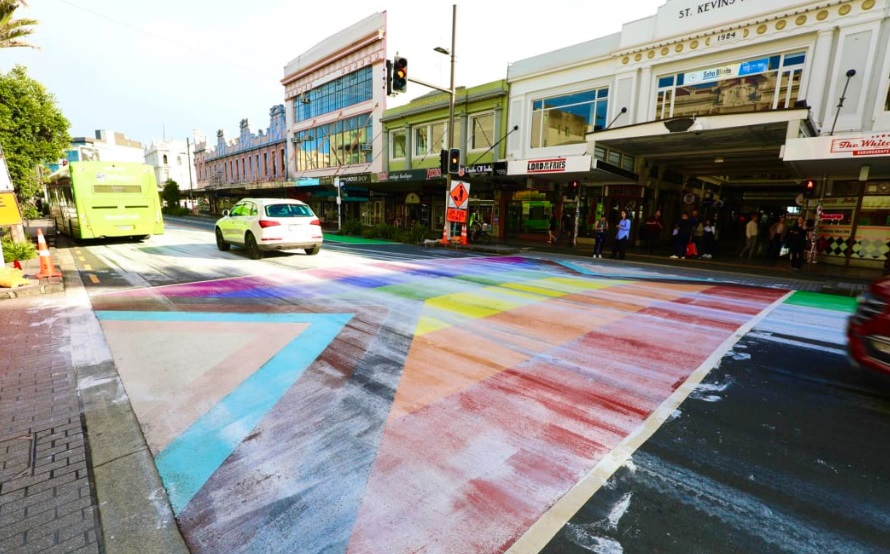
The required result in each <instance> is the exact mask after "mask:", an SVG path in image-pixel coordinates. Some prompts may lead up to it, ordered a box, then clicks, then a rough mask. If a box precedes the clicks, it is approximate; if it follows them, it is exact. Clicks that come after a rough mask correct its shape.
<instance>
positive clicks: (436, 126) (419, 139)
mask: <svg viewBox="0 0 890 554" xmlns="http://www.w3.org/2000/svg"><path fill="white" fill-rule="evenodd" d="M447 128H448V126H447V125H446V124H445V122H444V121H441V122H438V123H430V124H429V125H419V126H417V127H415V128H414V155H415V156H417V157H420V158H425V157H426V156H428V155H430V154H433V153H435V154H436V155H437V156H438V154H439V151H441V150H443V149H444V148H445V144H446V140H447V139H446V137H445V133H446V131H447ZM436 159H438V158H436Z"/></svg>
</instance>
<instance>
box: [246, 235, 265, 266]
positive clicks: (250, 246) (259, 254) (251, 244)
mask: <svg viewBox="0 0 890 554" xmlns="http://www.w3.org/2000/svg"><path fill="white" fill-rule="evenodd" d="M244 246H245V248H247V255H248V256H250V257H251V259H253V260H261V259H262V258H263V251H262V250H260V247H259V245H258V244H257V243H256V238H254V236H253V233H247V237H246V238H245V239H244Z"/></svg>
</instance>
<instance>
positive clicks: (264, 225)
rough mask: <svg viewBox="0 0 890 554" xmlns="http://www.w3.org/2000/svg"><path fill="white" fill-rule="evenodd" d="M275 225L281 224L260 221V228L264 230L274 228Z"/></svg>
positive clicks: (265, 220)
mask: <svg viewBox="0 0 890 554" xmlns="http://www.w3.org/2000/svg"><path fill="white" fill-rule="evenodd" d="M276 225H281V223H279V222H277V221H272V220H271V219H261V220H260V227H262V228H263V229H265V228H266V227H275V226H276Z"/></svg>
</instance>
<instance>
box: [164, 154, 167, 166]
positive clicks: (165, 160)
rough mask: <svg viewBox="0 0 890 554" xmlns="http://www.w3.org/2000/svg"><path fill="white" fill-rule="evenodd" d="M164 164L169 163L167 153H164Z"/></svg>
mask: <svg viewBox="0 0 890 554" xmlns="http://www.w3.org/2000/svg"><path fill="white" fill-rule="evenodd" d="M164 165H167V154H164Z"/></svg>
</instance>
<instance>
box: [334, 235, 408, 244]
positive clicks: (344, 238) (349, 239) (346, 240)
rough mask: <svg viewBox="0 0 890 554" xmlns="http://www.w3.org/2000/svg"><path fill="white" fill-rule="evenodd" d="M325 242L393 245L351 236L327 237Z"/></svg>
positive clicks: (388, 242) (387, 241)
mask: <svg viewBox="0 0 890 554" xmlns="http://www.w3.org/2000/svg"><path fill="white" fill-rule="evenodd" d="M324 240H326V241H329V242H343V243H346V244H393V242H392V241H389V240H379V239H366V238H363V237H350V236H349V235H325V236H324Z"/></svg>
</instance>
